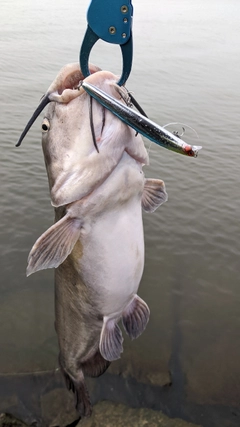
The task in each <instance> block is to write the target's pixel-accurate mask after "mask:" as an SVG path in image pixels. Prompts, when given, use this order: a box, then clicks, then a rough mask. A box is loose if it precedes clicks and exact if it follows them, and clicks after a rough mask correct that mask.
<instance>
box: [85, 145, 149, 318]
mask: <svg viewBox="0 0 240 427" xmlns="http://www.w3.org/2000/svg"><path fill="white" fill-rule="evenodd" d="M141 169H142V168H141V165H140V164H139V163H137V162H136V161H135V160H133V159H131V157H130V156H128V154H126V153H125V154H124V156H123V158H122V161H121V162H120V164H119V165H118V166H117V167H116V169H115V170H114V172H113V173H112V174H111V176H110V177H109V179H108V180H107V181H106V183H104V184H103V185H102V186H101V187H100V188H99V189H98V190H97V191H96V192H95V193H94V194H93V195H90V196H89V200H87V201H86V204H85V205H84V214H83V212H82V214H83V215H84V227H83V228H84V230H83V233H82V235H81V237H80V241H81V245H82V248H83V254H82V256H81V258H80V259H79V260H78V261H77V263H78V270H79V274H80V275H81V276H82V279H83V281H84V283H85V284H86V285H87V286H90V287H92V288H94V291H95V292H96V294H97V295H98V300H99V301H100V304H101V311H102V313H103V314H104V315H105V316H111V315H114V314H116V313H121V312H122V311H123V309H124V308H125V307H126V305H127V304H128V303H129V301H130V300H131V299H132V296H133V295H134V294H135V293H137V289H138V286H139V282H140V280H141V277H142V272H143V265H144V238H143V224H142V208H141V196H142V191H143V186H144V175H143V173H142V170H141ZM80 208H81V209H83V206H82V205H81V206H80ZM79 215H80V213H79ZM80 216H81V215H80Z"/></svg>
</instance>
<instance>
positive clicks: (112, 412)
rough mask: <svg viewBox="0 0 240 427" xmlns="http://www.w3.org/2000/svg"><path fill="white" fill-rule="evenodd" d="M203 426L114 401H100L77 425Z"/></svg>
mask: <svg viewBox="0 0 240 427" xmlns="http://www.w3.org/2000/svg"><path fill="white" fill-rule="evenodd" d="M126 426H131V427H201V426H200V425H198V426H197V424H192V423H188V422H186V421H183V420H180V419H178V418H169V417H167V416H166V415H164V414H163V413H162V412H160V411H153V410H152V409H147V408H140V409H133V408H129V407H127V406H125V405H122V404H116V403H113V402H106V401H104V402H100V403H98V404H97V405H95V406H94V408H93V414H92V416H91V417H90V418H86V419H83V420H82V421H80V422H79V423H78V424H77V427H126Z"/></svg>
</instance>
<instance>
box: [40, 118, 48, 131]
mask: <svg viewBox="0 0 240 427" xmlns="http://www.w3.org/2000/svg"><path fill="white" fill-rule="evenodd" d="M49 129H50V123H49V120H48V119H47V118H46V117H45V118H44V119H43V122H42V132H43V133H46V132H48V131H49Z"/></svg>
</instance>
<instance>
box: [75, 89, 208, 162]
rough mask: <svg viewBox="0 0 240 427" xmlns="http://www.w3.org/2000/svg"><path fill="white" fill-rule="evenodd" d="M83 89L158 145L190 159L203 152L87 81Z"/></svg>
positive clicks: (198, 147) (199, 147) (141, 112)
mask: <svg viewBox="0 0 240 427" xmlns="http://www.w3.org/2000/svg"><path fill="white" fill-rule="evenodd" d="M82 87H83V89H84V90H85V91H86V92H87V93H88V94H89V95H90V96H92V97H93V98H95V99H96V100H97V101H98V102H99V103H100V104H101V105H103V106H104V107H105V108H107V109H108V110H110V111H111V112H112V113H113V114H114V115H116V116H117V117H118V118H119V119H120V120H122V121H123V122H124V123H126V124H127V125H128V126H130V127H132V128H133V129H135V130H136V132H139V133H140V134H141V135H143V136H145V137H146V138H148V139H150V140H151V141H153V142H155V143H156V144H158V145H160V146H162V147H164V148H167V149H168V150H172V151H175V152H177V153H180V154H185V155H187V156H189V157H197V155H198V152H199V150H201V148H202V147H201V146H197V145H189V144H187V143H186V142H184V141H183V140H182V139H180V138H179V137H177V136H176V135H174V134H173V133H171V132H169V131H167V130H166V129H165V128H164V127H162V126H160V125H158V124H157V123H155V122H153V121H152V120H150V119H149V118H148V117H146V114H145V113H144V112H143V110H141V111H140V112H138V111H136V110H133V109H132V108H130V107H129V106H128V105H125V104H123V103H122V102H119V101H117V100H116V99H115V98H113V97H112V96H110V95H108V94H107V93H105V92H104V91H102V90H101V89H99V88H98V87H96V86H94V85H92V84H90V83H88V82H86V81H83V82H82ZM133 101H134V102H133V104H134V105H135V106H136V104H137V103H136V101H135V100H134V98H133ZM137 105H138V104H137ZM138 106H139V105H138ZM137 108H138V107H137Z"/></svg>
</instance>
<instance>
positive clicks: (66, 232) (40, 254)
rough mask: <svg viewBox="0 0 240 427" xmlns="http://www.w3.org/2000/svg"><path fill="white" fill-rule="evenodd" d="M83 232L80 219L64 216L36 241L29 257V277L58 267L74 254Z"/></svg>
mask: <svg viewBox="0 0 240 427" xmlns="http://www.w3.org/2000/svg"><path fill="white" fill-rule="evenodd" d="M80 231H81V222H80V220H79V219H76V218H71V217H69V216H68V215H66V216H64V217H63V218H62V219H61V220H60V221H58V222H56V223H55V224H54V225H52V227H50V228H49V229H48V230H47V231H45V233H43V234H42V235H41V236H40V237H39V239H38V240H37V241H36V243H35V244H34V246H33V247H32V250H31V252H30V254H29V256H28V266H27V276H30V274H32V273H35V272H36V271H38V270H44V269H46V268H54V267H55V268H56V267H58V266H59V265H60V264H61V263H62V262H63V261H64V260H65V259H66V258H67V256H68V255H69V254H70V253H71V252H72V249H73V247H74V245H75V243H76V242H77V240H78V238H79V236H80Z"/></svg>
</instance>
